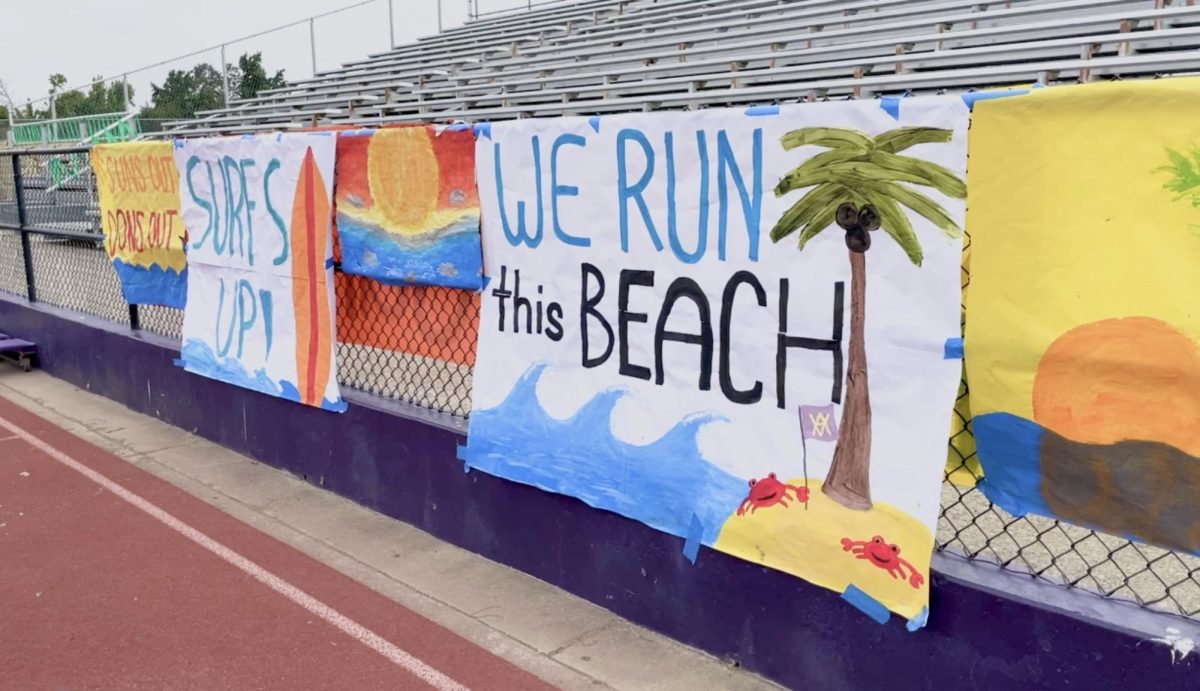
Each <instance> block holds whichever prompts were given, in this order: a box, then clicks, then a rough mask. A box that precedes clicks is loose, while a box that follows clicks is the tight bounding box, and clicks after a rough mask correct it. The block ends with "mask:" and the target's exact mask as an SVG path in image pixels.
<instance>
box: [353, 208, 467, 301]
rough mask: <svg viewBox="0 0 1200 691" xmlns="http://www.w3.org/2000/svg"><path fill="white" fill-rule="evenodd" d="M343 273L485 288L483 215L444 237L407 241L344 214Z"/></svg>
mask: <svg viewBox="0 0 1200 691" xmlns="http://www.w3.org/2000/svg"><path fill="white" fill-rule="evenodd" d="M337 223H338V236H339V238H340V240H341V245H342V271H345V272H346V273H350V274H359V275H362V276H367V277H369V278H373V279H375V280H377V281H380V282H381V283H388V284H392V285H412V284H414V283H417V284H422V285H436V286H446V287H448V288H463V289H466V290H479V289H481V288H482V287H483V251H482V249H481V245H480V236H479V217H478V216H469V217H467V218H464V219H462V220H460V221H458V222H456V223H455V224H454V225H452V226H450V227H448V228H446V229H445V230H443V231H442V232H441V233H438V234H435V235H432V236H429V237H424V238H411V239H410V238H404V237H401V236H399V235H397V234H395V233H389V232H387V231H385V230H381V229H379V228H376V227H374V226H371V225H369V224H366V223H363V222H362V221H359V220H357V219H354V218H352V217H350V216H348V215H346V214H344V213H339V214H338V217H337Z"/></svg>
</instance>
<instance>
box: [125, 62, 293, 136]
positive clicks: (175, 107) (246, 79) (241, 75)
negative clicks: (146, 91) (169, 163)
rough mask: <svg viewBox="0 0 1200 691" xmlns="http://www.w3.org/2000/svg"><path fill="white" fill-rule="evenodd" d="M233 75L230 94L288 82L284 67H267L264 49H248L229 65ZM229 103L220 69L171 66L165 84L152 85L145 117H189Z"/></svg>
mask: <svg viewBox="0 0 1200 691" xmlns="http://www.w3.org/2000/svg"><path fill="white" fill-rule="evenodd" d="M225 70H226V74H227V76H228V78H229V93H230V96H232V97H234V98H239V99H246V98H254V97H255V96H256V95H257V94H258V92H259V91H262V90H263V89H275V88H279V87H281V86H284V85H285V84H286V83H287V82H286V80H285V79H284V76H283V70H279V71H277V72H276V73H275V74H274V75H271V76H268V75H267V71H266V69H265V68H264V67H263V60H262V53H253V54H249V53H245V54H242V56H241V57H239V58H238V60H237V63H236V64H228V65H226V66H225ZM224 105H225V85H224V83H223V80H222V77H221V72H220V70H218V69H216V68H215V67H213V66H212V65H210V64H208V63H206V62H203V63H200V64H199V65H196V66H195V67H193V68H192V69H190V70H171V71H170V72H169V73H167V78H166V80H165V81H164V82H163V83H162V85H161V86H159V85H158V84H151V85H150V105H149V106H147V107H146V108H144V109H142V113H141V115H142V117H144V118H151V119H164V120H186V119H188V118H193V117H195V116H196V113H197V112H199V111H203V110H216V109H218V108H221V107H223V106H224Z"/></svg>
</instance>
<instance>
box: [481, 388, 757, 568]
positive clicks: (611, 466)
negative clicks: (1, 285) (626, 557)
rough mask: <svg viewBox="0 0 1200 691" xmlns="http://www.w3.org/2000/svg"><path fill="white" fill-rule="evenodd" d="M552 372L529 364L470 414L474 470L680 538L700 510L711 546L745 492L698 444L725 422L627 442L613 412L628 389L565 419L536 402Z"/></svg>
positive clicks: (698, 420)
mask: <svg viewBox="0 0 1200 691" xmlns="http://www.w3.org/2000/svg"><path fill="white" fill-rule="evenodd" d="M545 368H546V366H545V365H536V366H534V367H532V368H530V369H529V370H528V371H527V372H525V374H524V375H523V376H522V377H521V378H520V379H519V380H518V381H517V383H516V385H515V386H513V389H512V391H511V392H509V394H508V397H507V398H506V399H505V400H504V402H503V403H501V404H500V405H498V406H496V407H495V408H491V409H488V410H480V411H477V412H474V413H472V414H471V419H470V438H469V442H468V444H467V446H466V447H463V448H462V449H460V451H459V456H460V458H462V460H463V461H464V462H465V463H466V464H467V465H468V466H469V467H471V468H477V469H479V470H482V471H484V472H487V473H490V474H492V475H497V476H500V477H504V478H508V479H510V480H516V481H517V482H523V483H526V484H529V485H533V486H535V487H539V488H541V489H544V490H547V491H550V492H557V493H559V494H566V495H570V496H573V497H578V498H579V499H582V500H583V501H584V502H587V503H588V504H589V505H591V506H594V507H596V508H599V509H606V510H608V511H613V512H616V513H619V514H621V515H623V516H628V517H629V518H633V519H635V520H638V521H641V522H642V523H645V524H647V525H649V526H652V527H654V528H656V529H658V530H662V531H664V532H667V533H671V534H672V535H677V536H680V537H686V536H687V535H688V532H689V527H690V525H691V520H692V516H693V514H694V515H695V516H696V517H697V518H698V519H699V521H700V524H701V525H702V526H703V538H702V541H703V543H704V544H707V545H712V544H714V543H715V542H716V539H717V535H718V534H719V533H720V531H721V527H722V525H723V524H724V523H725V520H726V519H727V518H729V516H731V515H732V514H733V513H734V512H735V511H737V508H738V505H739V504H740V503H741V501H742V499H743V498H745V496H746V481H745V480H742V479H740V478H737V477H735V476H733V475H731V474H729V473H727V472H725V471H724V470H722V469H720V468H718V467H717V466H715V465H713V464H712V463H710V462H709V461H708V460H706V459H705V458H704V457H703V455H702V454H701V453H700V449H699V447H698V446H697V442H696V435H697V433H698V432H699V431H700V429H701V428H703V427H704V425H706V424H708V423H709V422H712V421H714V420H717V419H719V418H716V417H710V416H696V417H691V418H687V419H684V420H683V421H681V422H680V423H679V424H677V425H676V426H675V427H673V428H672V429H671V430H670V431H668V432H667V433H666V434H664V435H663V436H662V437H661V438H659V439H658V440H657V441H654V442H651V443H650V444H646V445H644V446H639V445H635V444H630V443H628V442H625V441H622V440H620V439H617V438H616V437H615V436H613V433H612V422H611V420H612V412H613V409H614V407H615V406H616V404H617V402H618V401H620V400H621V399H622V398H623V397H624V396H625V395H627V394H626V393H625V392H623V391H619V390H610V391H603V392H601V393H599V394H597V395H596V396H595V397H594V398H593V399H592V400H590V401H588V402H587V403H586V404H584V405H583V407H582V408H580V409H579V411H578V412H576V413H575V414H574V415H572V416H571V417H569V418H567V419H565V420H558V419H555V418H553V417H551V416H550V415H549V414H547V413H546V411H545V410H544V409H543V408H542V406H541V403H540V401H539V400H538V396H537V383H538V380H539V379H540V378H541V376H542V373H543V372H544V371H545Z"/></svg>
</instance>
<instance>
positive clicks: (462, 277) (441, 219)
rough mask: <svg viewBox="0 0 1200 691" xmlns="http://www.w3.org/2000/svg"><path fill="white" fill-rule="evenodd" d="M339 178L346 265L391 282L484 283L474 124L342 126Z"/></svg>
mask: <svg viewBox="0 0 1200 691" xmlns="http://www.w3.org/2000/svg"><path fill="white" fill-rule="evenodd" d="M337 178H338V179H337V225H338V235H339V238H340V241H341V252H342V256H341V262H342V271H344V272H346V273H348V274H359V275H362V276H367V277H370V278H373V279H376V280H378V281H382V282H384V283H391V284H402V285H412V284H418V285H436V286H447V287H450V288H465V289H469V290H478V289H479V287H480V284H481V280H482V264H483V257H482V255H481V252H480V240H479V195H478V193H477V192H476V189H475V137H474V135H473V134H472V132H471V130H470V129H443V130H440V131H439V130H436V129H435V128H433V127H427V126H419V127H413V126H410V127H389V128H384V129H380V130H370V129H367V130H350V131H345V132H342V133H341V135H340V136H339V141H338V162H337Z"/></svg>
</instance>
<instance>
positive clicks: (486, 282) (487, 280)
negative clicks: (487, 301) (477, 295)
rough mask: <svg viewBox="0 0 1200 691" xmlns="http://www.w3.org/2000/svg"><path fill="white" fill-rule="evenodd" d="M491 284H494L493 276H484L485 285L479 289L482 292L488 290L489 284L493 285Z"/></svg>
mask: <svg viewBox="0 0 1200 691" xmlns="http://www.w3.org/2000/svg"><path fill="white" fill-rule="evenodd" d="M491 282H492V277H491V276H484V277H483V285H482V286H480V287H479V289H480V290H487V287H488V284H489V283H491Z"/></svg>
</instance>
